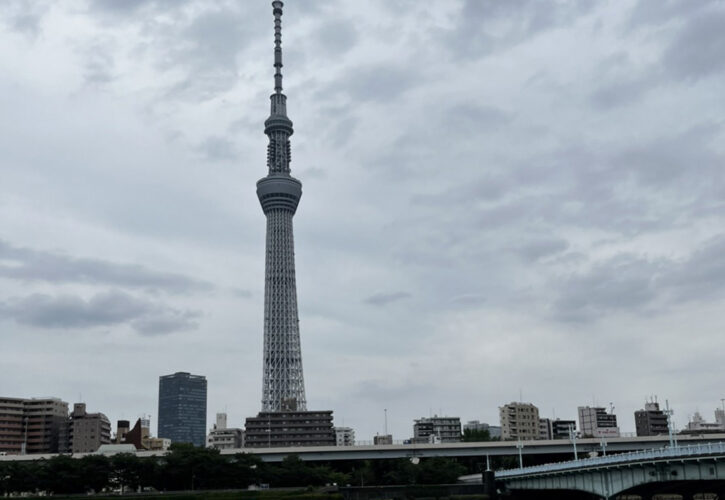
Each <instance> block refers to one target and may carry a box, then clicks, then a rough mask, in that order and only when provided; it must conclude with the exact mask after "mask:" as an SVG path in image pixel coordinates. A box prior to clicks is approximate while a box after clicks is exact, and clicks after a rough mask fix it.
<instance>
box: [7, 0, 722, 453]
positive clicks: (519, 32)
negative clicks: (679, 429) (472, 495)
mask: <svg viewBox="0 0 725 500" xmlns="http://www.w3.org/2000/svg"><path fill="white" fill-rule="evenodd" d="M724 27H725V3H724V2H722V1H714V0H713V1H706V0H697V1H695V0H680V1H672V0H667V1H665V0H640V1H635V0H622V1H616V2H614V1H542V0H511V1H493V0H486V1H484V0H470V1H448V0H446V1H443V0H440V1H426V2H420V1H413V0H380V1H370V2H367V1H366V2H359V1H352V0H350V1H325V2H322V1H319V2H318V1H314V2H313V1H309V0H305V1H302V0H289V1H287V2H286V5H285V13H284V18H283V46H284V62H285V67H284V76H285V80H284V82H285V93H286V94H287V96H288V112H289V116H290V118H291V119H292V120H293V122H294V126H295V134H294V136H293V137H292V159H293V161H292V165H291V166H292V174H293V175H294V176H296V177H297V178H299V179H300V180H301V181H302V183H303V192H304V194H303V196H302V200H301V203H300V207H299V210H298V212H297V215H296V216H295V239H296V242H295V244H296V248H295V251H296V259H297V261H296V264H297V283H298V295H299V315H300V332H301V338H302V352H303V359H304V369H305V379H306V380H305V382H306V390H307V399H308V408H310V409H333V410H334V412H335V423H336V424H337V425H342V424H343V423H344V425H346V426H352V427H353V428H355V430H356V432H357V438H358V439H360V440H368V439H372V436H373V435H374V434H375V433H376V432H379V433H382V432H383V425H384V421H383V417H384V409H385V408H387V411H388V420H389V429H390V431H391V432H392V433H393V434H394V437H395V438H396V439H404V438H408V437H410V436H411V434H412V423H413V419H414V418H419V417H422V416H428V415H431V414H445V415H454V416H460V417H461V419H462V420H463V421H466V420H471V419H478V420H481V421H485V422H489V423H491V424H498V407H499V406H500V405H502V404H504V403H507V402H510V401H512V400H518V399H519V398H520V397H522V398H523V400H524V401H530V402H532V403H534V404H536V405H537V406H538V407H539V408H540V412H541V414H542V416H556V417H561V418H575V416H576V407H577V406H579V405H587V404H589V405H591V404H592V402H596V403H598V404H601V405H605V406H608V405H609V403H610V402H612V403H613V404H614V406H615V408H616V409H615V412H616V413H617V414H618V416H619V421H620V426H621V427H622V430H624V431H633V430H634V419H633V412H634V411H635V410H637V409H639V408H640V407H642V406H643V404H644V402H645V398H647V397H649V396H651V395H658V396H659V398H660V400H661V401H663V400H664V399H669V401H670V404H671V405H672V406H673V407H674V409H675V420H676V422H677V424H678V426H683V425H684V424H685V423H686V421H687V418H688V416H689V415H691V414H692V413H694V412H695V411H696V410H699V411H701V412H702V413H703V415H704V416H705V417H706V418H707V419H708V420H712V419H713V414H712V412H713V410H714V409H715V408H716V407H718V406H719V405H720V404H721V402H720V398H725V389H724V388H723V352H725V335H724V333H725V316H724V315H723V310H724V309H723V308H724V306H725V258H724V257H723V256H724V255H725V162H724V159H725V146H724V144H725V142H724V141H723V139H725V99H723V95H724V94H725V84H724V82H725V57H723V54H724V53H725V28H724ZM272 55H273V18H272V11H271V7H270V5H269V2H268V1H266V0H254V1H252V0H248V1H243V2H239V1H228V2H222V1H220V2H209V1H192V0H189V1H181V0H157V1H140V0H128V1H120V0H97V1H88V2H85V1H68V2H65V1H64V2H44V1H35V2H27V1H25V0H18V1H9V0H6V1H3V2H1V3H0V395H3V396H16V397H41V396H56V397H60V398H63V399H64V400H66V401H68V402H69V403H73V402H77V401H79V400H82V401H85V402H86V403H87V405H88V409H89V411H102V412H104V413H106V415H108V417H109V418H110V419H111V420H112V421H113V422H114V428H115V420H116V419H119V418H124V419H131V420H135V419H136V418H137V417H138V416H140V415H142V414H146V415H149V414H150V415H151V416H152V422H153V425H152V428H153V429H154V431H155V429H156V416H157V413H158V407H157V406H158V403H157V398H158V377H159V376H160V375H164V374H168V373H173V372H175V371H189V372H192V373H195V374H202V375H205V376H206V377H207V379H208V383H209V397H208V410H209V419H208V425H211V423H212V419H213V415H214V414H215V413H216V412H217V411H225V410H226V411H227V412H228V414H229V423H230V425H235V426H242V425H243V420H244V418H245V417H247V416H253V415H255V414H256V413H257V412H258V411H259V410H260V407H261V402H260V400H261V385H262V320H263V317H262V315H263V286H264V231H265V219H264V215H263V213H262V210H261V208H260V206H259V203H258V201H257V198H256V195H255V182H256V181H257V180H258V179H259V178H261V177H263V176H265V175H266V166H265V154H266V151H265V150H266V144H267V138H266V136H265V135H264V134H263V121H264V120H265V118H266V117H267V116H268V115H269V94H270V93H271V91H272V87H273V79H272V74H273V68H272Z"/></svg>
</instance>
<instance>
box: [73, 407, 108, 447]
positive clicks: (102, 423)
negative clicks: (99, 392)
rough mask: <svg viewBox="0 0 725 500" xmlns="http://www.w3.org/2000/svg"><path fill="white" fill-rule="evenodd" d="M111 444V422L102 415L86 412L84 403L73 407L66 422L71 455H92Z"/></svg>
mask: <svg viewBox="0 0 725 500" xmlns="http://www.w3.org/2000/svg"><path fill="white" fill-rule="evenodd" d="M110 442H111V422H110V421H109V420H108V417H106V416H105V415H104V414H103V413H88V412H86V404H85V403H76V404H74V405H73V412H72V413H71V414H70V421H69V422H68V444H69V449H70V451H71V452H72V453H92V452H94V451H97V450H98V448H99V447H100V446H101V445H102V444H109V443H110Z"/></svg>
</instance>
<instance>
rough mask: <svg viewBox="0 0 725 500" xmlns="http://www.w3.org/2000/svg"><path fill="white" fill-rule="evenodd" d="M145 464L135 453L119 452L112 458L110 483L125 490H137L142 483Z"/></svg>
mask: <svg viewBox="0 0 725 500" xmlns="http://www.w3.org/2000/svg"><path fill="white" fill-rule="evenodd" d="M142 470H143V466H142V465H141V459H139V458H138V457H137V456H136V455H134V454H133V453H119V454H117V455H113V456H112V457H111V460H110V483H111V484H114V485H115V486H117V487H118V488H120V489H121V492H122V493H123V492H124V491H128V490H131V491H135V490H136V489H138V487H139V486H142V484H141V475H142Z"/></svg>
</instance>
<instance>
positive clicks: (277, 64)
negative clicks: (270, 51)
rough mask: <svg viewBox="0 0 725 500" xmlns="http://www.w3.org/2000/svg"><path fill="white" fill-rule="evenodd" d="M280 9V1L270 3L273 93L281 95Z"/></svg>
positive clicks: (282, 5)
mask: <svg viewBox="0 0 725 500" xmlns="http://www.w3.org/2000/svg"><path fill="white" fill-rule="evenodd" d="M282 7H284V3H283V2H282V1H281V0H274V2H272V13H273V14H274V91H275V92H276V93H277V94H281V93H282Z"/></svg>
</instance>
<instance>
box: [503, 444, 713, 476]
mask: <svg viewBox="0 0 725 500" xmlns="http://www.w3.org/2000/svg"><path fill="white" fill-rule="evenodd" d="M713 454H725V443H722V442H716V443H712V442H708V443H701V444H692V445H687V446H675V447H667V448H659V449H654V450H642V451H631V452H629V453H618V454H616V455H608V456H603V457H592V458H583V459H581V460H571V461H569V462H557V463H551V464H544V465H534V466H532V467H524V468H517V469H507V470H502V471H496V477H497V478H502V479H503V478H507V477H516V476H528V475H531V474H541V473H548V472H558V471H565V470H571V469H584V468H588V467H599V466H604V465H616V464H620V463H622V464H623V463H628V462H639V461H647V460H657V459H660V458H675V457H689V456H698V455H713Z"/></svg>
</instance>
